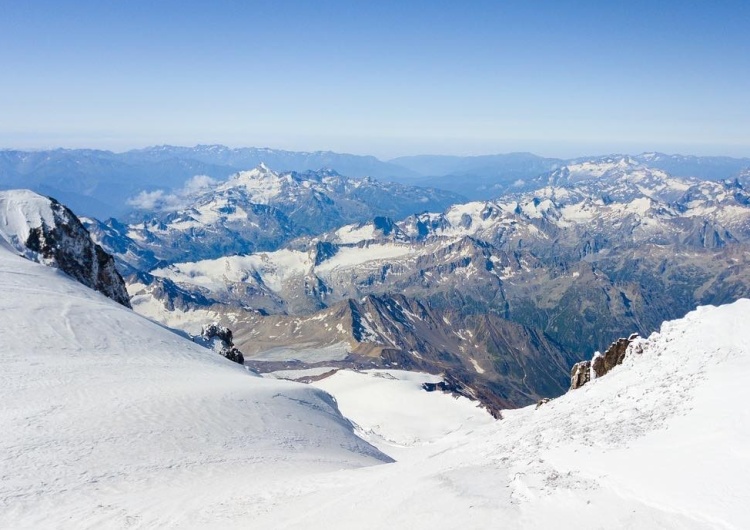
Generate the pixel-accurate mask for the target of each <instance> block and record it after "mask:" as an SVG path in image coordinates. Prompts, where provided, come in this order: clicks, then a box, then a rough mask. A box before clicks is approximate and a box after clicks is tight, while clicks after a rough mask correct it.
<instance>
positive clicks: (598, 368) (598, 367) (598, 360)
mask: <svg viewBox="0 0 750 530" xmlns="http://www.w3.org/2000/svg"><path fill="white" fill-rule="evenodd" d="M637 338H638V334H637V333H633V334H632V335H630V337H628V338H627V339H626V338H621V339H618V340H617V341H615V342H613V343H612V344H611V345H610V346H609V348H607V351H605V352H604V354H598V353H597V354H596V355H595V356H594V358H593V359H592V360H591V361H583V362H580V363H577V364H575V365H574V366H573V369H572V370H571V373H570V389H571V390H575V389H576V388H580V387H582V386H583V385H585V384H586V383H588V382H589V380H590V379H591V370H592V369H593V370H594V373H595V374H596V377H601V376H603V375H605V374H607V373H609V371H610V370H612V368H614V367H615V366H617V365H618V364H622V361H623V360H624V359H625V355H626V354H627V352H628V347H629V346H630V345H631V344H632V343H633V341H635V340H636V339H637ZM638 353H640V350H639V351H638Z"/></svg>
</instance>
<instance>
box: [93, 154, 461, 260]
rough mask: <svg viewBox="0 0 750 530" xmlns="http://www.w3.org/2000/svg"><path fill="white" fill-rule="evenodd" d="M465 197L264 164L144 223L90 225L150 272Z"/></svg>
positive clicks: (148, 214)
mask: <svg viewBox="0 0 750 530" xmlns="http://www.w3.org/2000/svg"><path fill="white" fill-rule="evenodd" d="M462 200H463V198H462V197H461V196H460V195H456V194H453V193H450V192H446V191H442V190H437V189H434V188H422V187H414V186H406V185H403V184H397V183H388V182H382V181H379V180H375V179H373V178H369V177H366V178H359V179H354V178H349V177H344V176H342V175H339V174H338V173H337V172H335V171H333V170H321V171H307V172H304V173H297V172H276V171H273V170H271V169H269V168H268V167H267V166H266V165H264V164H261V165H259V166H258V167H256V168H255V169H252V170H249V171H241V172H239V173H236V174H235V175H233V176H232V177H231V178H229V179H227V180H226V181H224V182H217V183H212V184H211V185H209V186H208V187H205V188H202V189H200V190H199V191H198V192H197V193H195V194H194V195H189V196H185V197H181V198H180V201H181V204H179V205H178V206H177V207H176V208H168V207H165V208H163V210H162V211H153V210H144V211H141V212H139V213H140V214H141V217H140V220H139V221H137V222H132V223H127V224H126V223H120V222H118V221H114V220H109V221H106V222H103V223H102V222H100V221H96V220H94V219H87V220H86V223H87V225H88V228H89V229H90V230H91V232H92V233H93V234H94V236H95V237H96V238H97V240H98V241H99V242H100V243H101V244H103V245H105V246H107V247H108V248H111V250H112V251H113V252H116V254H117V255H118V258H119V259H120V261H121V262H122V263H123V264H125V265H127V266H128V267H132V268H133V269H136V270H149V269H151V268H153V267H154V266H156V264H157V263H159V262H166V263H171V262H174V261H197V260H200V259H208V258H218V257H221V256H226V255H231V254H245V253H251V252H257V251H266V250H276V249H278V248H279V247H281V246H282V245H284V244H286V243H288V242H289V241H291V240H293V239H295V238H298V237H302V236H314V235H316V234H319V233H323V232H326V231H328V230H332V229H333V228H336V227H339V226H342V225H345V224H349V223H352V222H362V221H365V220H368V219H372V218H373V217H392V218H396V219H398V218H401V217H405V216H407V215H411V214H413V213H417V212H422V211H430V210H435V209H438V210H441V209H444V208H446V207H447V206H449V205H450V204H453V203H455V202H459V201H462ZM117 249H119V250H117ZM128 249H129V250H128Z"/></svg>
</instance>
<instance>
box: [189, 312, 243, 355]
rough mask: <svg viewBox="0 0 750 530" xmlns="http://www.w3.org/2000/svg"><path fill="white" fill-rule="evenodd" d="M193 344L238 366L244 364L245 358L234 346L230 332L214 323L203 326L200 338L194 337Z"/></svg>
mask: <svg viewBox="0 0 750 530" xmlns="http://www.w3.org/2000/svg"><path fill="white" fill-rule="evenodd" d="M193 342H197V343H198V344H201V345H203V346H205V347H206V348H209V349H211V350H213V351H215V352H216V353H218V354H219V355H221V356H222V357H226V358H227V359H229V360H230V361H233V362H236V363H238V364H243V365H244V364H245V356H244V355H242V352H241V351H240V350H238V349H237V348H235V346H234V342H233V340H232V330H231V329H229V328H225V327H224V326H220V325H219V324H217V323H216V322H212V323H211V324H207V325H205V326H203V328H202V329H201V334H200V336H198V337H195V338H194V339H193Z"/></svg>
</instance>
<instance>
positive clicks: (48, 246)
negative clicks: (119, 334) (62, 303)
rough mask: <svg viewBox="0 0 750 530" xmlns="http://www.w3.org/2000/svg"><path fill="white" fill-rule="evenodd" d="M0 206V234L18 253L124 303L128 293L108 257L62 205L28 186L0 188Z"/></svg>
mask: <svg viewBox="0 0 750 530" xmlns="http://www.w3.org/2000/svg"><path fill="white" fill-rule="evenodd" d="M0 210H2V211H0V217H1V218H2V222H1V223H0V237H4V238H6V239H7V240H8V242H9V243H10V244H11V245H12V246H13V247H15V248H16V250H18V251H19V252H20V253H21V255H23V256H24V257H26V258H28V259H31V260H33V261H37V262H39V263H43V264H45V265H48V266H51V267H55V268H58V269H60V270H61V271H63V272H64V273H65V274H67V275H68V276H71V277H72V278H74V279H75V280H77V281H78V282H80V283H82V284H83V285H85V286H87V287H90V288H91V289H94V290H96V291H99V292H100V293H102V294H103V295H104V296H106V297H108V298H111V299H112V300H114V301H115V302H117V303H119V304H122V305H124V306H125V307H128V308H130V297H129V296H128V292H127V289H126V287H125V282H124V281H123V279H122V276H120V273H119V272H118V271H117V268H116V267H115V261H114V259H113V258H112V256H110V255H109V254H107V253H106V252H105V251H104V250H103V249H102V247H100V246H99V245H97V244H96V243H94V241H93V240H92V239H91V236H90V235H89V232H88V230H86V228H85V227H84V226H83V224H82V223H81V221H80V220H79V219H78V217H76V215H75V214H74V213H73V212H71V211H70V210H69V209H68V208H66V207H65V206H63V205H62V204H60V203H59V202H57V201H56V200H55V199H52V198H48V197H42V196H41V195H37V194H36V193H33V192H31V191H28V190H13V191H8V192H3V195H2V197H0Z"/></svg>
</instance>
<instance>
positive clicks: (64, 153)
mask: <svg viewBox="0 0 750 530" xmlns="http://www.w3.org/2000/svg"><path fill="white" fill-rule="evenodd" d="M636 158H637V159H638V160H639V161H640V162H642V163H647V164H648V165H649V166H650V167H654V168H659V169H664V170H666V171H668V172H670V173H671V174H673V175H675V176H679V177H697V178H701V179H710V180H721V179H726V178H730V177H734V176H736V175H737V174H739V173H740V172H741V171H742V170H743V169H747V168H749V167H750V159H747V158H729V157H698V156H685V155H666V154H662V153H644V154H641V155H638V156H637V157H636ZM581 160H583V159H581ZM576 161H578V160H577V159H576V160H563V159H558V158H545V157H540V156H537V155H533V154H530V153H509V154H500V155H487V156H464V157H461V156H434V155H422V156H412V157H400V158H396V159H393V160H388V161H382V160H379V159H377V158H375V157H372V156H361V155H351V154H343V153H333V152H330V151H315V152H298V151H285V150H280V149H269V148H253V147H249V148H230V147H226V146H222V145H197V146H194V147H179V146H168V145H164V146H153V147H147V148H143V149H133V150H130V151H126V152H122V153H114V152H111V151H102V150H92V149H54V150H46V151H19V150H0V189H14V188H28V189H31V190H34V191H36V192H38V193H42V194H45V195H50V196H54V197H56V198H57V199H58V200H59V201H61V202H62V203H64V204H66V205H68V206H69V207H70V208H72V209H73V210H74V211H76V212H77V213H78V214H79V215H87V216H92V217H96V218H99V219H107V218H109V217H118V218H121V217H123V216H126V215H127V214H128V213H129V212H130V211H131V210H132V206H131V205H130V204H129V202H130V201H131V200H132V199H133V198H134V197H136V196H138V195H139V194H140V193H142V192H147V193H153V192H162V193H165V194H170V193H174V192H179V191H180V190H182V189H183V188H184V187H185V186H186V184H187V183H188V182H189V180H190V179H192V178H193V177H194V176H196V175H206V176H208V177H211V178H212V179H215V180H219V181H223V180H225V179H226V178H227V177H229V176H231V175H233V174H235V173H237V172H238V171H244V170H248V169H251V168H253V167H256V166H258V165H259V164H261V163H265V164H266V165H267V166H268V167H270V168H273V169H274V170H276V171H280V172H289V171H297V172H305V171H318V170H321V169H336V170H337V171H338V172H340V173H341V174H343V175H346V176H348V177H353V178H361V177H366V176H369V177H373V178H376V179H379V180H384V181H392V182H401V183H402V184H408V185H413V186H428V187H435V188H439V189H443V190H445V191H450V192H453V193H458V194H460V195H462V196H465V197H467V198H469V199H472V200H486V199H494V198H497V197H498V196H499V195H500V194H501V193H505V192H507V191H522V190H528V189H531V188H528V187H524V185H523V183H524V182H526V181H527V180H529V179H532V178H534V177H536V176H538V175H540V174H542V173H545V172H547V171H550V170H552V169H554V168H556V167H560V166H563V165H565V164H567V163H572V162H576Z"/></svg>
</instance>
